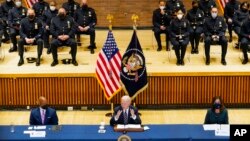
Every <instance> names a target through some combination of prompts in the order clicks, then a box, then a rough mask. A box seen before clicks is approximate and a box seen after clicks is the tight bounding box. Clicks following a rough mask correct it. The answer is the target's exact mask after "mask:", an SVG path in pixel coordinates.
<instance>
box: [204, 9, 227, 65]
mask: <svg viewBox="0 0 250 141" xmlns="http://www.w3.org/2000/svg"><path fill="white" fill-rule="evenodd" d="M226 29H227V24H226V22H225V21H224V19H223V17H220V16H218V9H217V8H216V7H213V8H212V9H211V17H209V18H206V20H205V23H204V34H205V54H206V65H209V64H210V45H211V44H212V43H218V44H220V45H221V47H222V55H221V63H222V65H226V64H227V62H226V60H225V57H226V53H227V39H226V36H225V32H226Z"/></svg>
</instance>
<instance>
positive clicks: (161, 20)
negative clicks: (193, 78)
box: [152, 0, 250, 65]
mask: <svg viewBox="0 0 250 141" xmlns="http://www.w3.org/2000/svg"><path fill="white" fill-rule="evenodd" d="M224 11H225V12H224V17H222V16H219V15H218V9H217V6H216V3H215V2H214V1H213V0H200V1H198V0H193V1H192V8H191V9H190V10H188V11H187V12H186V9H185V6H184V5H183V2H182V1H180V0H170V1H167V3H166V1H165V0H160V1H159V8H157V9H156V10H154V12H153V20H152V21H153V31H154V35H155V39H156V41H157V44H158V49H157V51H161V50H162V43H161V38H160V35H161V34H166V50H167V51H170V47H169V44H170V43H169V42H171V44H172V45H173V48H174V49H175V54H176V57H177V65H184V61H183V59H184V57H185V53H186V48H187V45H188V44H189V42H190V43H191V46H192V50H191V53H192V54H198V53H199V50H198V47H199V43H200V41H201V39H204V42H205V55H206V62H205V63H206V65H209V64H210V46H211V44H219V45H221V46H222V55H221V63H222V64H223V65H226V64H227V63H226V59H225V57H226V53H227V48H228V42H232V31H233V30H234V31H235V33H236V34H237V35H238V42H239V43H238V44H237V47H239V46H240V47H241V48H242V51H243V53H244V60H243V62H242V63H243V64H246V63H247V62H248V56H247V51H248V50H249V48H248V45H249V44H250V36H249V35H250V31H249V27H250V25H249V20H250V16H249V15H250V14H249V12H250V11H249V3H248V2H247V1H246V2H243V3H240V2H239V1H237V0H230V1H229V2H228V3H227V4H226V6H225V9H224ZM227 28H228V31H229V40H227V38H226V36H225V34H226V30H227Z"/></svg>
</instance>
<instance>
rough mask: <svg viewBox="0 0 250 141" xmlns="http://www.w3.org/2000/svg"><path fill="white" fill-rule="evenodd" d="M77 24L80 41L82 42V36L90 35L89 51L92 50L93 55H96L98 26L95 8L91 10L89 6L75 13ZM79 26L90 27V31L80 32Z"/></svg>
mask: <svg viewBox="0 0 250 141" xmlns="http://www.w3.org/2000/svg"><path fill="white" fill-rule="evenodd" d="M74 18H75V22H76V28H77V31H76V32H77V35H78V37H77V38H78V39H77V40H78V41H80V34H87V35H90V46H89V49H91V53H94V48H96V46H95V25H96V24H97V18H96V13H95V10H94V9H93V8H90V7H88V6H86V7H81V8H79V9H78V10H77V11H76V13H75V16H74ZM78 26H82V27H87V26H89V29H88V30H87V31H84V32H82V31H80V30H79V28H78Z"/></svg>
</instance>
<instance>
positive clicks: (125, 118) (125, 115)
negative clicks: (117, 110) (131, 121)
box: [123, 110, 128, 124]
mask: <svg viewBox="0 0 250 141" xmlns="http://www.w3.org/2000/svg"><path fill="white" fill-rule="evenodd" d="M123 117H124V124H128V114H127V110H125V112H124V114H123Z"/></svg>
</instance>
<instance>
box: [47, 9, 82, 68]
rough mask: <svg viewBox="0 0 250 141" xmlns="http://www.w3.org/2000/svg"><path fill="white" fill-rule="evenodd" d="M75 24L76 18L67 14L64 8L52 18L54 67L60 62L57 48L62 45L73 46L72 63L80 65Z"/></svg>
mask: <svg viewBox="0 0 250 141" xmlns="http://www.w3.org/2000/svg"><path fill="white" fill-rule="evenodd" d="M74 26H75V25H74V19H73V18H72V17H70V16H67V15H66V11H65V9H64V8H60V9H59V11H58V16H56V17H54V18H52V21H51V25H50V32H51V34H52V36H53V40H52V42H51V51H52V55H53V62H52V64H51V66H52V67H53V66H56V65H57V64H58V58H57V48H58V47H61V46H70V47H71V56H72V64H73V65H74V66H78V63H77V61H76V52H77V45H76V41H75V39H74V36H75V34H74V33H75V27H74Z"/></svg>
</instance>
